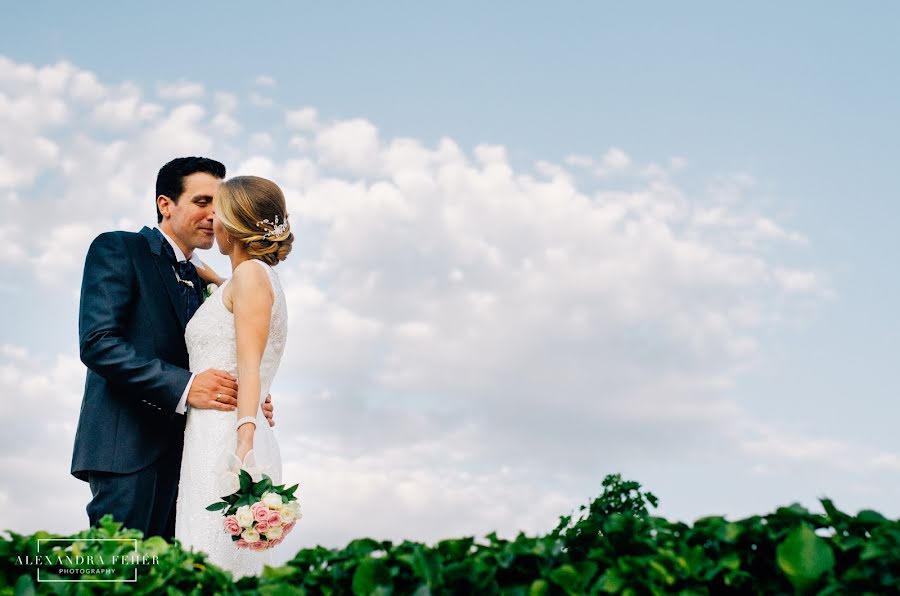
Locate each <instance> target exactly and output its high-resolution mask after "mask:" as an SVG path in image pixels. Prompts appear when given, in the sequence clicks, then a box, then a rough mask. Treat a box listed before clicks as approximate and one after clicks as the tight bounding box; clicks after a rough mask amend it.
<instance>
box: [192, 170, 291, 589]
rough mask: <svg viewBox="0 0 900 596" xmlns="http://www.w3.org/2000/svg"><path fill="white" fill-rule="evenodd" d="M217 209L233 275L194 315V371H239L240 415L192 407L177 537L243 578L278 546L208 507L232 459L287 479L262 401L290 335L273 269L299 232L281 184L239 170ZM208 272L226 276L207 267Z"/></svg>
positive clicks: (208, 276) (208, 277)
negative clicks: (245, 539)
mask: <svg viewBox="0 0 900 596" xmlns="http://www.w3.org/2000/svg"><path fill="white" fill-rule="evenodd" d="M213 207H214V210H215V215H214V219H213V230H214V232H215V236H216V243H217V244H218V246H219V250H220V251H221V252H222V254H225V255H228V256H229V257H230V258H231V270H232V277H231V278H230V279H228V280H227V281H225V282H224V283H223V284H222V285H221V287H220V288H219V289H218V290H217V291H216V292H215V293H214V294H213V295H212V296H210V297H209V298H208V299H207V300H206V301H205V302H204V303H203V304H202V305H201V306H200V309H199V310H198V311H197V313H196V314H195V315H194V316H193V317H192V318H191V320H190V322H189V323H188V326H187V329H186V330H185V342H186V344H187V348H188V355H189V357H190V369H191V370H192V371H202V370H206V369H208V368H216V369H221V370H225V371H227V372H229V373H231V374H232V375H234V376H236V377H238V379H239V383H238V396H237V412H235V411H233V410H231V411H221V410H200V409H191V410H189V411H188V413H187V424H186V428H185V431H184V452H183V457H182V463H181V478H180V482H179V485H178V500H177V504H176V517H175V537H176V538H177V539H178V540H180V541H181V543H182V544H183V545H184V546H185V547H186V548H193V549H194V550H200V551H203V552H205V553H207V554H208V555H209V561H210V562H211V563H213V564H215V565H217V566H219V567H221V568H223V569H227V570H230V571H231V572H232V574H233V576H234V578H235V579H238V578H240V577H243V576H245V575H259V574H260V573H261V572H262V569H263V566H264V565H266V564H269V565H271V564H272V551H271V550H263V551H253V550H250V549H239V548H237V547H235V546H234V544H233V542H232V540H231V536H230V535H229V534H227V533H226V532H225V531H224V529H223V522H222V520H223V518H222V515H221V513H220V512H212V511H207V510H206V507H207V505H210V504H212V503H214V502H215V501H216V500H218V498H219V497H221V496H223V495H226V494H228V493H229V492H231V490H233V489H231V490H228V489H226V488H224V487H223V486H222V477H223V473H225V474H226V476H227V473H226V463H225V462H227V461H229V460H231V461H234V462H241V463H243V467H244V468H249V469H250V471H251V473H252V474H254V475H255V476H257V477H256V478H254V480H259V476H260V475H261V474H262V473H265V474H268V475H269V476H270V477H271V479H272V482H273V483H274V484H281V453H280V451H279V448H278V443H277V441H276V440H275V436H274V434H273V432H272V429H271V428H270V427H269V425H268V424H267V423H266V419H265V417H264V416H263V413H262V410H261V408H260V403H261V401H262V399H264V396H265V395H266V394H267V393H268V392H269V387H270V386H271V384H272V379H273V378H274V377H275V372H276V371H277V370H278V365H279V363H280V362H281V355H282V353H283V352H284V343H285V339H286V336H287V307H286V304H285V299H284V292H283V291H282V288H281V283H280V281H279V279H278V275H277V274H276V273H275V271H274V270H273V269H272V267H273V266H275V265H277V264H278V263H279V262H280V261H283V260H284V259H285V258H286V257H287V255H288V253H290V252H291V244H292V242H293V241H294V235H293V234H292V233H291V230H290V226H289V225H288V222H287V209H286V204H285V200H284V195H283V194H282V192H281V189H280V188H278V186H277V185H276V184H274V183H273V182H271V181H269V180H266V179H264V178H258V177H255V176H238V177H235V178H232V179H230V180H228V181H227V182H224V183H222V184H221V186H220V187H219V189H218V190H217V191H216V193H215V196H214V197H213ZM200 275H201V277H203V278H204V281H207V282H208V281H213V280H216V281H218V279H217V278H216V276H215V274H214V273H212V270H210V269H208V268H207V270H206V271H202V270H201V271H200ZM261 398H262V399H261ZM232 454H233V455H232ZM235 456H236V458H237V459H235ZM236 467H237V466H236V465H235V466H234V467H233V468H232V470H233V469H234V468H236Z"/></svg>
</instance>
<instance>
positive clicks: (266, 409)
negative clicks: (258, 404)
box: [262, 393, 275, 426]
mask: <svg viewBox="0 0 900 596" xmlns="http://www.w3.org/2000/svg"><path fill="white" fill-rule="evenodd" d="M262 411H263V415H265V417H266V421H267V422H268V423H269V426H275V418H274V416H273V411H274V409H273V408H272V394H271V393H270V394H269V395H267V396H266V401H264V402H263V405H262Z"/></svg>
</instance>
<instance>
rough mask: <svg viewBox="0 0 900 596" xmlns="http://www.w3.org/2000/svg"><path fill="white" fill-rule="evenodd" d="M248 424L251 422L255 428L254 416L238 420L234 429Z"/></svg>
mask: <svg viewBox="0 0 900 596" xmlns="http://www.w3.org/2000/svg"><path fill="white" fill-rule="evenodd" d="M248 422H252V423H253V426H256V417H254V416H244V417H243V418H241V419H240V420H238V421H237V424H236V425H235V427H234V428H236V429H237V428H240V427H241V426H242V425H244V424H247V423H248Z"/></svg>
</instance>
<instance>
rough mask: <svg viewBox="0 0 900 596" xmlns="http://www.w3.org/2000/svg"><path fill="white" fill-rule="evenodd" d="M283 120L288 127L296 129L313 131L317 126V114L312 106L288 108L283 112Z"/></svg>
mask: <svg viewBox="0 0 900 596" xmlns="http://www.w3.org/2000/svg"><path fill="white" fill-rule="evenodd" d="M284 121H285V124H287V125H288V126H289V127H290V128H296V129H298V130H304V131H314V130H316V129H318V128H319V116H318V112H316V110H315V109H314V108H308V107H307V108H300V109H299V110H288V111H287V112H286V113H285V118H284Z"/></svg>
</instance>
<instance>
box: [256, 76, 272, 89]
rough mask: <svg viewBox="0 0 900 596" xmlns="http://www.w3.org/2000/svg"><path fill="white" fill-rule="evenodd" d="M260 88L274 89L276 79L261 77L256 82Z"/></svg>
mask: <svg viewBox="0 0 900 596" xmlns="http://www.w3.org/2000/svg"><path fill="white" fill-rule="evenodd" d="M254 82H255V83H256V84H257V85H259V86H260V87H274V86H275V79H274V78H272V77H270V76H268V75H259V76H258V77H256V79H255V81H254Z"/></svg>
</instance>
